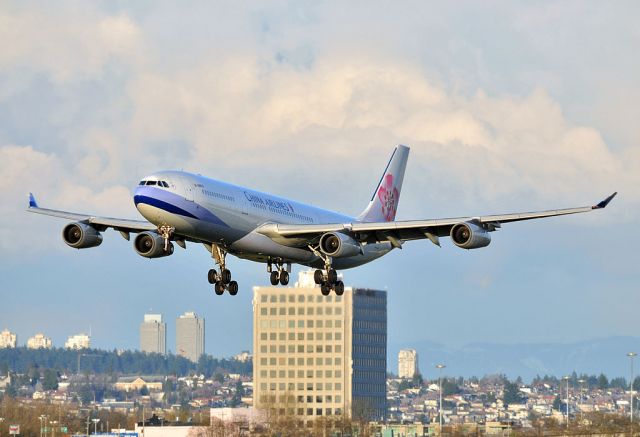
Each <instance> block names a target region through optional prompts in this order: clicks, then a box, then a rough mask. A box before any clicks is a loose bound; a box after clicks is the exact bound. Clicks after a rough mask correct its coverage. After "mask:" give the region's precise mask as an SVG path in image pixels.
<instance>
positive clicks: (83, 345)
mask: <svg viewBox="0 0 640 437" xmlns="http://www.w3.org/2000/svg"><path fill="white" fill-rule="evenodd" d="M64 347H65V348H66V349H89V348H90V347H91V337H89V336H88V335H87V334H76V335H71V336H69V338H68V339H67V341H66V342H65V343H64Z"/></svg>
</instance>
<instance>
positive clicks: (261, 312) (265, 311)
mask: <svg viewBox="0 0 640 437" xmlns="http://www.w3.org/2000/svg"><path fill="white" fill-rule="evenodd" d="M260 315H261V316H266V315H267V309H266V308H264V307H263V308H260Z"/></svg>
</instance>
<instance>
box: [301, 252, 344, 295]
mask: <svg viewBox="0 0 640 437" xmlns="http://www.w3.org/2000/svg"><path fill="white" fill-rule="evenodd" d="M309 249H311V251H312V252H313V253H314V255H316V256H318V257H320V258H322V259H323V261H324V270H319V269H318V270H316V271H315V272H314V273H313V280H314V282H315V283H316V284H318V285H319V286H320V292H321V293H322V295H323V296H328V295H329V294H330V293H331V290H333V291H335V292H336V295H337V296H342V295H343V294H344V282H342V281H340V280H339V278H338V272H336V269H334V268H333V267H331V261H332V260H331V257H329V256H327V255H324V254H323V253H321V252H320V251H318V250H317V249H316V248H315V247H313V246H309Z"/></svg>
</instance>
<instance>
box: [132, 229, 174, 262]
mask: <svg viewBox="0 0 640 437" xmlns="http://www.w3.org/2000/svg"><path fill="white" fill-rule="evenodd" d="M133 248H134V249H135V250H136V252H137V253H138V255H140V256H144V257H145V258H161V257H163V256H169V255H171V254H172V253H173V243H171V242H169V246H168V249H167V250H166V251H165V250H164V238H162V236H160V235H158V234H156V233H155V232H141V233H139V234H138V235H137V236H136V238H135V240H133Z"/></svg>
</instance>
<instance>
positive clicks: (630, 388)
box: [627, 352, 638, 422]
mask: <svg viewBox="0 0 640 437" xmlns="http://www.w3.org/2000/svg"><path fill="white" fill-rule="evenodd" d="M636 355H638V354H637V353H635V352H629V353H628V354H627V356H628V357H629V359H630V360H631V382H630V383H629V393H630V395H629V397H630V398H631V403H630V404H631V408H629V418H630V421H631V422H633V358H634V357H635V356H636Z"/></svg>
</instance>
